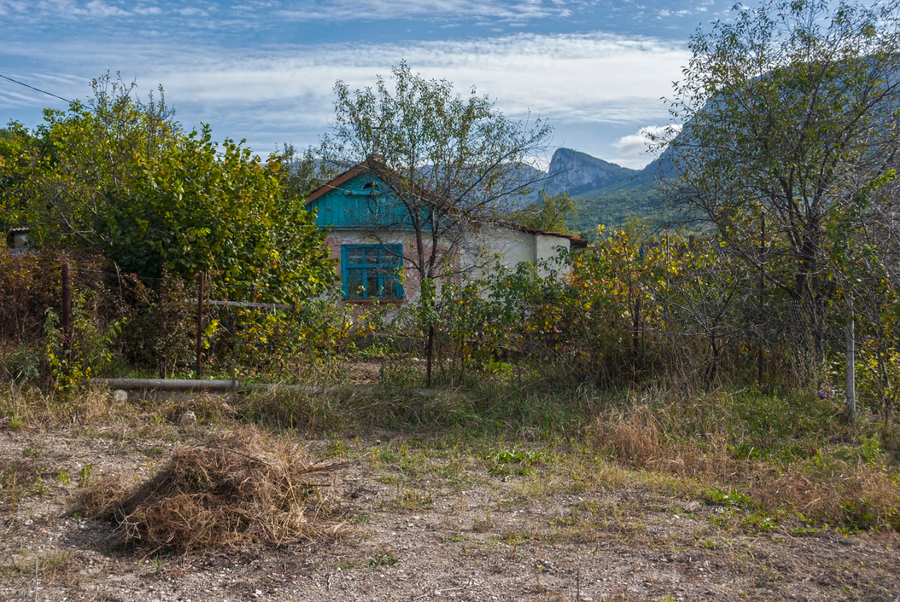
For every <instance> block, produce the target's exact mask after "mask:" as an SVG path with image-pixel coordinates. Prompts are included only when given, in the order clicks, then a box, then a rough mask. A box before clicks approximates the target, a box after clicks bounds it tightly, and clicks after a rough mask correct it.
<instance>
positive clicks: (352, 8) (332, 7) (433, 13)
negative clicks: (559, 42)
mask: <svg viewBox="0 0 900 602" xmlns="http://www.w3.org/2000/svg"><path fill="white" fill-rule="evenodd" d="M277 14H278V15H279V16H281V17H283V18H285V19H288V20H293V21H319V20H327V21H344V20H359V19H365V20H382V19H410V18H416V19H423V18H424V19H428V20H438V19H447V18H465V19H477V18H490V19H497V20H501V21H502V20H511V21H520V20H523V19H541V18H547V17H568V16H570V15H571V10H570V9H568V8H565V5H564V4H563V3H559V2H542V1H541V0H520V1H516V2H503V1H502V0H328V1H326V2H319V3H315V4H313V3H308V4H307V3H304V4H303V5H302V6H300V7H294V6H291V5H290V4H289V3H288V4H283V5H282V7H281V8H280V9H279V10H278V11H277Z"/></svg>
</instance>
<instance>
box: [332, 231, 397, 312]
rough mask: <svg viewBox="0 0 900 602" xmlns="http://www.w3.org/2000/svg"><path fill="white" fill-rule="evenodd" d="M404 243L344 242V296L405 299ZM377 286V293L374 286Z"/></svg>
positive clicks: (342, 268) (342, 282)
mask: <svg viewBox="0 0 900 602" xmlns="http://www.w3.org/2000/svg"><path fill="white" fill-rule="evenodd" d="M402 267H403V245H399V244H398V245H358V244H353V245H350V244H347V245H341V286H342V288H343V294H344V299H348V300H351V301H356V300H366V299H402V298H403V284H402V283H401V282H400V280H401V278H400V270H401V268H402ZM373 286H374V287H377V291H376V292H375V294H374V295H373V294H372V291H371V288H372V287H373Z"/></svg>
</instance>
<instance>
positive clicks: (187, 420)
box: [179, 410, 197, 426]
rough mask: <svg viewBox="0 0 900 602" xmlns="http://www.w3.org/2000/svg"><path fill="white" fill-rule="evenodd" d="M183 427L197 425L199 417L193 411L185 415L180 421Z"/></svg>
mask: <svg viewBox="0 0 900 602" xmlns="http://www.w3.org/2000/svg"><path fill="white" fill-rule="evenodd" d="M179 424H180V425H181V426H193V425H195V424H197V415H196V414H194V413H193V412H192V411H190V410H188V411H187V412H185V413H184V414H182V415H181V420H180V421H179Z"/></svg>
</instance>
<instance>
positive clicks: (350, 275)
mask: <svg viewBox="0 0 900 602" xmlns="http://www.w3.org/2000/svg"><path fill="white" fill-rule="evenodd" d="M307 207H308V208H309V209H315V210H316V216H317V217H316V223H317V224H318V226H319V227H320V228H322V229H327V230H328V231H329V235H328V236H327V238H326V241H325V242H326V245H327V246H328V248H329V250H330V251H331V256H332V258H333V259H335V260H336V262H337V266H338V267H337V271H338V275H339V276H340V278H341V284H342V289H343V297H344V299H345V300H347V301H350V302H367V301H372V300H375V299H378V300H379V301H380V302H393V303H402V302H404V301H408V300H410V299H414V298H415V297H416V296H417V295H418V291H419V282H418V273H417V271H416V270H414V269H413V265H414V263H415V262H414V260H415V259H416V258H418V255H417V245H416V236H415V228H414V227H413V224H412V221H411V219H410V216H409V210H408V208H407V207H406V206H405V205H404V204H403V203H402V202H399V201H398V200H397V198H396V196H394V194H393V193H392V192H390V190H389V189H388V187H387V186H385V184H384V182H383V181H382V180H381V179H380V178H379V177H378V175H377V174H375V173H374V172H373V171H372V170H370V169H368V168H367V167H366V165H365V164H360V165H357V166H356V167H353V168H351V169H349V170H347V171H345V172H344V173H342V174H340V175H339V176H337V177H336V178H334V179H333V180H331V181H330V182H328V183H326V184H324V185H323V186H321V187H319V188H318V189H316V190H315V191H313V192H312V193H311V194H310V195H309V197H308V198H307ZM420 210H421V211H423V212H427V211H428V208H427V206H423V207H422V208H421V209H420ZM445 211H447V210H445ZM457 234H459V236H458V237H456V238H454V239H453V240H452V241H451V240H441V239H440V238H439V239H438V244H439V245H447V248H446V252H445V253H442V256H443V258H444V261H449V262H451V263H452V264H453V265H452V266H451V268H452V269H450V270H448V271H449V272H451V273H453V274H455V275H458V276H459V277H467V276H472V275H475V276H478V275H483V274H485V273H487V272H490V271H491V270H495V269H497V266H498V265H504V266H507V267H509V268H515V266H517V265H518V264H520V263H523V262H529V263H532V264H535V265H539V264H540V262H541V261H542V260H551V259H552V258H554V257H556V256H557V255H558V254H559V253H560V250H565V251H566V252H568V251H570V250H572V248H573V247H580V246H584V244H585V241H584V240H582V239H580V238H578V237H574V236H569V235H565V234H559V233H554V232H544V231H542V230H536V229H534V228H528V227H525V226H520V225H517V224H512V223H509V222H504V221H498V220H492V221H490V222H484V223H478V222H474V221H467V222H466V227H465V229H464V232H462V231H457ZM427 238H428V239H430V238H431V236H430V234H429V236H428V237H427ZM430 250H431V249H430V247H428V248H426V249H425V254H426V255H427V253H428V252H430Z"/></svg>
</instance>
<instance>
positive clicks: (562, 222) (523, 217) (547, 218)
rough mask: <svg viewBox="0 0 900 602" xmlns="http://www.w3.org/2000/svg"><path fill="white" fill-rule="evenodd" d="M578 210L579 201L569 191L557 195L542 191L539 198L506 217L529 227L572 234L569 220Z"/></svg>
mask: <svg viewBox="0 0 900 602" xmlns="http://www.w3.org/2000/svg"><path fill="white" fill-rule="evenodd" d="M577 212H578V201H576V199H573V198H572V197H570V196H569V193H568V192H563V193H562V194H556V195H549V194H546V193H543V192H542V193H541V198H540V199H539V200H537V201H532V202H531V203H528V204H527V205H525V206H524V207H522V208H521V209H516V210H514V211H512V212H511V213H510V214H509V215H508V216H507V218H506V219H508V220H509V221H511V222H514V223H516V224H521V225H523V226H528V227H529V228H536V229H538V230H546V231H547V232H559V233H560V234H571V233H572V231H571V230H569V220H570V219H571V218H572V217H574V216H575V214H576V213H577Z"/></svg>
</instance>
